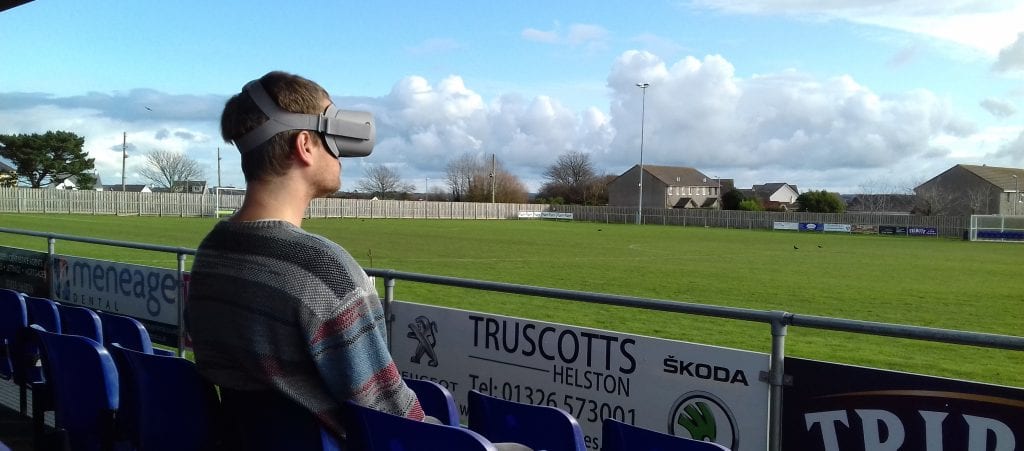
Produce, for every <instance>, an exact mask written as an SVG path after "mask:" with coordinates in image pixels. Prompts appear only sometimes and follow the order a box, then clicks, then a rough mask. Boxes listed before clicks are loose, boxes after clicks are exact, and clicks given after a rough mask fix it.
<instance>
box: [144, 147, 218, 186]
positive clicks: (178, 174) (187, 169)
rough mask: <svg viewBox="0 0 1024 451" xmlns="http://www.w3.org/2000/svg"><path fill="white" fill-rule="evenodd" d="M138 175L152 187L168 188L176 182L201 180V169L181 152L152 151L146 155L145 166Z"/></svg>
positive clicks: (196, 162) (194, 161)
mask: <svg viewBox="0 0 1024 451" xmlns="http://www.w3.org/2000/svg"><path fill="white" fill-rule="evenodd" d="M139 175H141V176H142V178H144V179H146V180H148V181H149V182H150V183H152V184H153V186H156V187H163V188H170V187H171V185H173V184H174V182H177V181H186V180H199V179H202V178H203V168H202V167H201V166H200V165H199V162H198V161H196V160H193V159H191V158H189V157H188V156H187V155H185V154H184V153H182V152H172V151H170V150H154V151H151V152H149V153H148V154H146V165H145V166H143V167H142V169H140V170H139Z"/></svg>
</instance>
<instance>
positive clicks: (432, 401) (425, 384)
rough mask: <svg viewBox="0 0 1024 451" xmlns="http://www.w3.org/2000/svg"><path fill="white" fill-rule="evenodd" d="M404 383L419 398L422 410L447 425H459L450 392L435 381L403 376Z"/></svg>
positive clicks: (453, 399) (457, 411)
mask: <svg viewBox="0 0 1024 451" xmlns="http://www.w3.org/2000/svg"><path fill="white" fill-rule="evenodd" d="M404 380H405V385H408V386H409V388H410V389H412V391H414V392H416V397H417V398H419V400H420V406H421V407H423V412H424V413H426V414H427V415H430V416H432V417H434V418H437V419H438V420H440V421H441V423H442V424H447V425H448V426H458V425H459V408H458V407H457V406H456V405H455V397H454V396H452V392H450V391H448V389H447V388H444V386H443V385H441V384H438V383H437V382H432V381H428V380H425V379H409V378H405V379H404Z"/></svg>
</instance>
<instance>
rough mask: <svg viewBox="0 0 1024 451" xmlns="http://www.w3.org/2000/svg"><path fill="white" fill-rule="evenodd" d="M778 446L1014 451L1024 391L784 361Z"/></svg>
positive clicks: (1023, 420)
mask: <svg viewBox="0 0 1024 451" xmlns="http://www.w3.org/2000/svg"><path fill="white" fill-rule="evenodd" d="M785 366H786V373H787V374H789V375H791V376H793V385H792V386H789V387H787V388H786V389H785V393H784V396H783V400H784V402H783V421H782V424H783V434H782V440H783V449H784V450H786V451H889V450H892V451H896V450H899V451H943V450H945V451H953V450H955V451H1016V450H1020V449H1022V448H1021V447H1020V446H1022V445H1024V390H1021V389H1016V388H1010V387H1001V386H995V385H986V384H979V383H972V382H965V381H958V380H952V379H943V378H938V377H930V376H921V375H916V374H908V373H899V372H894V371H884V370H877V369H872V368H862V367H855V366H848V365H839V364H833V363H827V362H818V361H813V360H804V359H796V358H787V359H786V363H785Z"/></svg>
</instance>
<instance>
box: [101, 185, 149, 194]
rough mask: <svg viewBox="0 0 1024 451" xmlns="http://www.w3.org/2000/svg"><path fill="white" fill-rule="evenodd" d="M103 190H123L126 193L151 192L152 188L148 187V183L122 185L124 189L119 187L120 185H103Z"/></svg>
mask: <svg viewBox="0 0 1024 451" xmlns="http://www.w3.org/2000/svg"><path fill="white" fill-rule="evenodd" d="M103 191H124V192H128V193H152V192H153V190H151V189H149V185H124V189H121V185H103Z"/></svg>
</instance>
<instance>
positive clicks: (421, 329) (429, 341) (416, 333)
mask: <svg viewBox="0 0 1024 451" xmlns="http://www.w3.org/2000/svg"><path fill="white" fill-rule="evenodd" d="M435 333H437V323H435V322H433V321H431V320H430V318H427V317H426V316H417V317H416V319H415V320H413V322H411V323H409V333H408V334H406V335H405V336H406V337H409V338H412V339H413V340H416V341H417V342H418V343H419V344H418V345H417V346H416V352H415V353H414V354H413V356H412V363H420V360H422V359H423V356H424V355H426V356H427V357H430V360H428V361H427V365H428V366H437V354H436V353H435V352H434V346H435V345H437V337H435V336H434V334H435Z"/></svg>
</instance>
